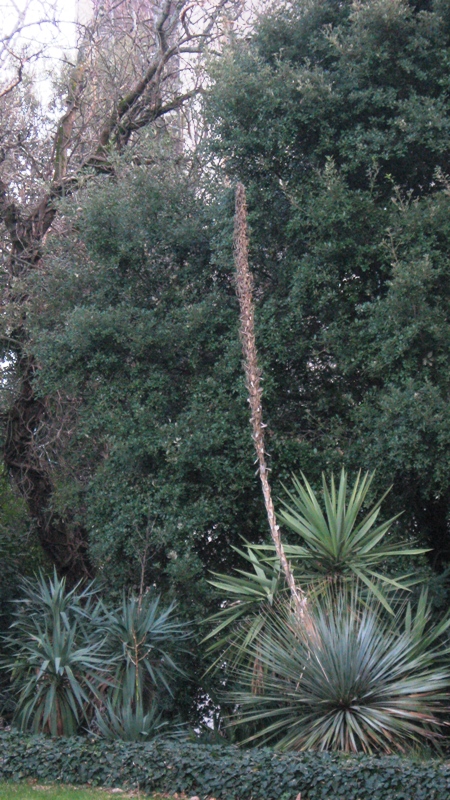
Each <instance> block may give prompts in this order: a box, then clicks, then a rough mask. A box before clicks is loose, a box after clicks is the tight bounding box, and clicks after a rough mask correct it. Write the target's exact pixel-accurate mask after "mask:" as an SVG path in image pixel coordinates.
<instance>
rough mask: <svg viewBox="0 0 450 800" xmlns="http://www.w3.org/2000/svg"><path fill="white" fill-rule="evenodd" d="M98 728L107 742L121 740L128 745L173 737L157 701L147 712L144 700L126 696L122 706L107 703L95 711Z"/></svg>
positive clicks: (172, 730) (172, 732)
mask: <svg viewBox="0 0 450 800" xmlns="http://www.w3.org/2000/svg"><path fill="white" fill-rule="evenodd" d="M95 723H96V727H97V730H98V732H99V734H100V736H102V737H103V738H104V739H122V740H123V741H125V742H145V741H150V740H151V739H157V738H158V737H160V736H161V735H164V737H165V738H167V737H169V736H171V735H172V736H173V735H174V729H172V728H171V729H169V723H168V722H167V721H165V720H164V719H163V716H162V714H161V712H160V710H159V708H158V704H157V702H156V701H153V702H151V703H150V704H149V705H148V709H147V711H144V706H143V703H142V701H141V700H138V701H137V702H133V698H126V697H123V700H122V703H121V705H120V706H118V705H117V704H116V705H115V706H114V705H113V704H112V703H111V701H110V700H107V702H106V704H105V706H104V707H103V708H102V709H101V710H100V709H98V708H97V709H96V720H95Z"/></svg>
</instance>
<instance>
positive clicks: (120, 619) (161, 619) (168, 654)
mask: <svg viewBox="0 0 450 800" xmlns="http://www.w3.org/2000/svg"><path fill="white" fill-rule="evenodd" d="M174 611H175V603H171V604H170V605H169V606H168V607H167V608H162V607H161V603H160V598H159V597H151V596H150V595H145V596H143V597H127V596H125V595H124V597H123V600H122V604H121V605H120V606H119V607H118V608H116V609H114V610H113V611H108V610H107V609H105V616H104V622H103V626H104V632H105V636H106V648H107V652H108V655H109V659H110V660H111V662H113V663H114V673H113V676H114V688H113V689H112V690H111V692H110V693H109V699H110V701H111V703H112V706H113V707H114V708H120V707H121V706H123V704H124V700H125V701H126V702H129V703H131V705H132V707H133V708H134V709H137V708H138V707H139V704H141V705H142V708H143V713H147V710H148V709H149V708H150V707H151V706H152V702H153V700H154V697H155V694H157V693H158V692H159V691H160V690H161V689H164V690H166V691H167V692H169V693H171V683H172V680H173V676H174V674H175V673H177V672H178V673H179V674H182V670H181V669H180V667H179V666H178V665H177V664H176V662H175V660H174V658H173V652H174V651H176V650H180V645H181V643H182V642H183V641H185V640H186V639H187V638H189V635H190V632H189V628H188V626H187V625H186V624H185V623H183V622H180V621H179V620H178V619H177V618H176V616H175V614H174Z"/></svg>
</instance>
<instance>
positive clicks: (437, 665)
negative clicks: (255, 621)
mask: <svg viewBox="0 0 450 800" xmlns="http://www.w3.org/2000/svg"><path fill="white" fill-rule="evenodd" d="M309 617H310V620H311V622H312V624H311V625H309V626H304V625H302V624H301V622H300V621H299V620H298V619H297V618H296V617H295V615H293V614H292V609H291V608H290V607H288V606H286V604H284V605H278V607H276V608H274V609H273V611H272V613H271V614H270V616H269V617H268V619H267V620H266V625H265V629H264V631H263V632H262V634H261V636H260V637H259V638H258V641H257V642H254V643H253V644H252V645H251V646H250V648H247V650H249V651H250V653H249V654H250V655H253V657H254V658H255V659H256V658H257V659H258V663H259V664H260V665H261V669H260V674H259V681H258V684H257V685H255V676H254V669H253V668H252V665H251V663H250V661H249V662H247V663H245V662H244V664H243V665H242V666H241V667H240V669H239V671H238V674H237V678H238V680H239V681H240V682H241V684H243V685H244V686H245V687H247V688H244V689H243V690H241V691H237V692H234V693H233V695H232V697H231V700H232V701H233V702H234V703H236V704H237V708H238V709H239V713H238V717H237V718H236V719H235V723H237V724H243V723H245V724H246V725H249V724H250V725H253V726H257V733H256V734H254V735H253V736H252V737H250V738H251V739H256V738H259V739H262V740H263V741H264V742H270V743H272V744H275V746H276V748H277V749H279V750H314V749H317V750H342V751H347V752H349V751H350V752H358V751H364V752H368V753H370V752H385V753H391V752H393V751H405V750H406V749H408V747H411V746H414V745H416V744H417V743H420V742H423V741H424V740H431V741H432V742H435V741H436V740H437V739H438V738H439V730H440V728H441V725H442V723H441V722H440V719H439V715H440V714H441V712H443V711H447V710H448V701H449V688H450V670H449V667H448V661H445V657H447V656H448V652H449V651H448V648H446V646H445V644H443V642H442V639H443V637H444V634H445V632H446V630H447V629H448V627H449V625H450V620H449V619H446V620H444V621H442V622H441V623H440V624H438V625H435V626H433V625H432V624H431V621H430V620H431V613H430V608H429V606H428V604H427V601H426V595H425V594H422V596H421V598H420V601H419V604H418V607H417V609H416V610H415V611H414V612H413V610H412V608H411V606H410V605H409V604H408V605H407V606H405V607H403V608H402V609H401V610H397V612H396V614H395V616H394V617H392V616H390V615H388V614H386V612H385V609H384V607H383V606H382V604H381V603H380V602H379V601H378V600H377V598H376V597H374V596H373V595H372V596H371V597H369V599H368V598H367V595H365V594H364V593H362V592H361V587H358V586H356V587H355V586H353V587H345V586H344V587H341V588H340V589H339V590H338V591H337V592H336V590H335V589H334V590H333V591H327V592H325V593H323V594H321V595H319V596H316V597H315V598H314V600H313V601H311V602H310V608H309Z"/></svg>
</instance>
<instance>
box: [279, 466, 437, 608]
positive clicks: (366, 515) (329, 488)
mask: <svg viewBox="0 0 450 800" xmlns="http://www.w3.org/2000/svg"><path fill="white" fill-rule="evenodd" d="M373 477H374V476H373V474H372V475H369V473H366V475H364V476H361V473H359V474H358V475H357V478H356V480H355V483H354V485H353V487H352V488H350V489H349V487H348V478H347V473H346V471H345V470H344V469H343V470H342V471H341V475H340V480H339V486H336V483H335V480H334V476H333V475H332V476H331V479H330V481H329V483H328V481H327V479H326V477H325V475H323V476H322V487H323V499H322V502H320V500H319V499H318V497H317V495H316V493H315V492H314V491H313V489H312V488H311V486H310V484H309V483H308V481H307V480H306V478H305V476H304V475H302V481H303V482H301V481H300V480H299V479H298V478H295V477H294V478H293V490H292V491H287V494H288V497H289V499H290V502H287V501H285V500H283V501H281V502H282V505H283V506H284V508H283V510H281V511H280V512H279V514H278V518H279V520H280V522H282V523H284V525H285V526H286V527H287V528H289V530H291V531H293V532H294V533H295V534H296V535H297V536H299V537H300V538H301V540H302V543H301V544H296V543H290V544H286V545H285V551H286V554H287V556H288V557H289V558H291V559H292V561H293V564H294V569H295V572H296V574H298V576H299V578H300V580H301V581H302V583H303V584H306V585H309V586H310V587H312V586H314V587H316V589H317V588H318V589H320V587H321V586H327V585H328V584H329V583H330V581H331V582H334V583H339V582H342V581H347V580H350V581H355V580H357V581H359V582H362V583H363V584H365V585H366V586H367V588H368V589H369V590H370V592H371V593H373V594H375V595H376V596H377V598H378V600H379V601H380V602H381V603H382V604H383V605H384V606H385V607H386V608H387V609H388V610H390V611H391V610H392V609H391V607H390V604H389V602H388V599H387V597H386V593H389V592H390V591H392V590H394V591H396V590H407V589H408V587H409V586H411V584H412V583H414V580H413V579H412V577H411V575H403V576H399V577H397V578H392V577H388V576H387V575H386V574H385V573H384V572H383V571H382V569H383V567H385V566H387V565H389V563H392V559H393V558H395V557H398V556H402V557H404V556H418V555H421V554H423V553H426V552H427V550H426V549H423V548H422V549H419V548H414V547H411V546H410V545H409V544H407V543H405V542H398V541H395V540H394V541H388V540H386V536H387V534H388V533H389V530H390V528H391V527H392V525H393V523H394V522H395V521H396V520H397V519H398V517H399V516H400V515H397V516H395V517H392V518H391V519H388V520H387V521H386V522H382V523H378V517H379V514H380V509H381V505H382V503H383V500H384V499H385V497H386V495H387V494H388V492H385V494H384V495H383V496H382V497H381V498H380V499H379V500H378V501H377V502H375V503H374V505H372V506H371V508H369V509H368V510H365V509H364V505H365V503H366V500H367V495H368V492H369V490H370V487H371V484H372V481H373ZM388 491H389V490H388Z"/></svg>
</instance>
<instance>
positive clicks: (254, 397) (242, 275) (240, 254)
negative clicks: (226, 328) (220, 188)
mask: <svg viewBox="0 0 450 800" xmlns="http://www.w3.org/2000/svg"><path fill="white" fill-rule="evenodd" d="M234 260H235V267H236V293H237V296H238V300H239V308H240V320H241V325H240V339H241V343H242V352H243V355H244V371H245V378H246V383H247V389H248V394H249V396H248V402H249V404H250V411H251V417H250V423H251V426H252V435H253V442H254V445H255V450H256V456H257V462H258V472H259V477H260V480H261V487H262V492H263V495H264V503H265V506H266V512H267V520H268V523H269V528H270V533H271V536H272V539H273V543H274V545H275V551H276V554H277V556H278V558H279V561H280V565H281V569H282V570H283V573H284V576H285V578H286V583H287V585H288V587H289V590H290V593H291V597H292V601H293V603H294V607H295V609H296V611H297V614H298V615H299V616H300V617H303V616H304V614H305V608H306V594H305V592H304V591H303V590H302V589H301V587H299V586H297V584H296V582H295V578H294V574H293V572H292V569H291V565H290V563H289V561H288V560H287V558H286V553H285V551H284V547H283V543H282V541H281V536H280V529H279V527H278V525H277V521H276V516H275V509H274V506H273V501H272V492H271V489H270V483H269V476H268V469H267V463H266V451H265V444H264V427H265V426H264V422H263V415H262V388H261V370H260V368H259V366H258V352H257V349H256V338H255V313H254V305H253V278H252V274H251V272H250V269H249V264H248V229H247V201H246V196H245V187H244V186H243V184H242V183H238V184H237V186H236V206H235V218H234Z"/></svg>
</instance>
